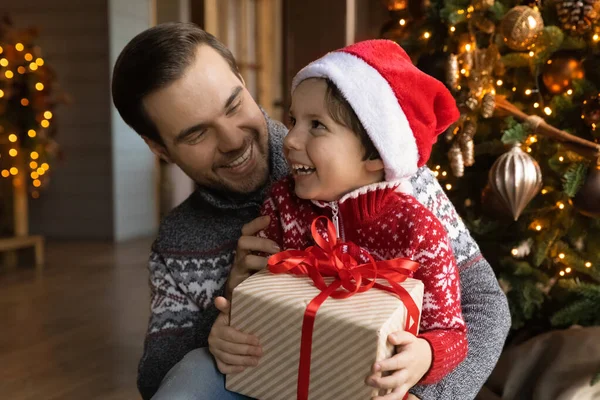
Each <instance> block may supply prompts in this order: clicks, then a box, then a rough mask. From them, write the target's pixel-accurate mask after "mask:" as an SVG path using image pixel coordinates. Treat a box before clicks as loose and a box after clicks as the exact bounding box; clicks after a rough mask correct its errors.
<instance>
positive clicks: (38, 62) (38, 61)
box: [35, 58, 44, 67]
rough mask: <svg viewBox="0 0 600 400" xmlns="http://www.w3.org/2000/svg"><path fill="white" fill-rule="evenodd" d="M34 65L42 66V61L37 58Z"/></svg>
mask: <svg viewBox="0 0 600 400" xmlns="http://www.w3.org/2000/svg"><path fill="white" fill-rule="evenodd" d="M35 63H36V64H37V65H39V66H40V67H41V66H42V65H44V60H43V59H41V58H37V59H36V60H35Z"/></svg>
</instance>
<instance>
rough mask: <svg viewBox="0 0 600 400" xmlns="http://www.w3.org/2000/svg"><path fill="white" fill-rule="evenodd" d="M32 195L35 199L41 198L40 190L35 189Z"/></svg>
mask: <svg viewBox="0 0 600 400" xmlns="http://www.w3.org/2000/svg"><path fill="white" fill-rule="evenodd" d="M31 197H33V198H34V199H39V198H40V192H38V191H37V190H34V191H33V192H31Z"/></svg>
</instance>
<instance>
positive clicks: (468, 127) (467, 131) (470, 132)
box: [458, 120, 477, 167]
mask: <svg viewBox="0 0 600 400" xmlns="http://www.w3.org/2000/svg"><path fill="white" fill-rule="evenodd" d="M476 131H477V124H476V123H475V122H473V121H471V120H469V121H467V122H465V125H464V127H463V130H462V133H461V134H460V136H459V137H458V143H459V146H460V150H461V152H462V158H463V164H464V166H465V167H470V166H472V165H473V164H475V143H474V142H473V137H474V136H475V132H476Z"/></svg>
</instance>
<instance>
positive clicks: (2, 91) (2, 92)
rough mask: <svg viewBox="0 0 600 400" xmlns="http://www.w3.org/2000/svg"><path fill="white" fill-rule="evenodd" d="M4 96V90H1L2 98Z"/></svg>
mask: <svg viewBox="0 0 600 400" xmlns="http://www.w3.org/2000/svg"><path fill="white" fill-rule="evenodd" d="M3 97H4V90H0V99H1V98H3Z"/></svg>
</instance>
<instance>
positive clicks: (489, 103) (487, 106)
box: [481, 92, 496, 118]
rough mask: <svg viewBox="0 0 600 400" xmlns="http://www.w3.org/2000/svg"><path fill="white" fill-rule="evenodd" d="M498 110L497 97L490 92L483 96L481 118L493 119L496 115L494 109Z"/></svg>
mask: <svg viewBox="0 0 600 400" xmlns="http://www.w3.org/2000/svg"><path fill="white" fill-rule="evenodd" d="M495 108H496V95H495V94H493V93H491V92H488V93H486V94H484V95H483V100H482V101H481V116H482V117H483V118H491V117H492V116H493V115H494V109H495Z"/></svg>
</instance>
